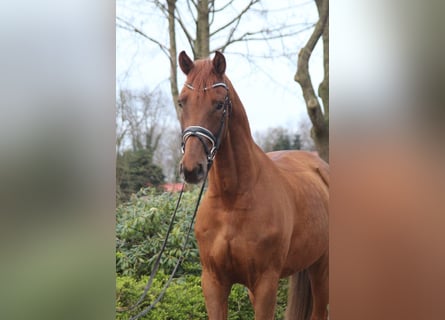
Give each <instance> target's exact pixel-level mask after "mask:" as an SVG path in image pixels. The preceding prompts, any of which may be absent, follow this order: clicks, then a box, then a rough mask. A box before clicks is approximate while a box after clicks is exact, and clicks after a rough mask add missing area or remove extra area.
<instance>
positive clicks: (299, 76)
mask: <svg viewBox="0 0 445 320" xmlns="http://www.w3.org/2000/svg"><path fill="white" fill-rule="evenodd" d="M319 12H320V20H319V21H318V22H317V24H316V25H315V28H314V31H313V32H312V34H311V36H310V38H309V40H308V42H307V43H306V45H305V46H304V47H303V48H302V49H301V50H300V53H299V54H298V63H297V72H296V74H295V78H294V79H295V81H296V82H298V83H299V84H300V86H301V89H302V91H303V97H304V100H305V102H306V107H307V112H308V115H309V118H310V119H311V122H312V124H313V128H314V131H315V134H317V133H320V132H321V131H323V130H324V129H325V119H324V116H323V112H322V110H321V106H320V102H319V100H318V98H317V96H316V94H315V90H314V87H313V85H312V80H311V77H310V74H309V59H310V57H311V54H312V51H313V50H314V47H315V45H316V44H317V41H318V40H319V39H320V37H321V35H322V33H323V30H324V28H325V25H326V21H327V18H328V15H329V1H327V0H324V1H323V3H322V5H321V7H320V10H319Z"/></svg>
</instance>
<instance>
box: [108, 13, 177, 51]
mask: <svg viewBox="0 0 445 320" xmlns="http://www.w3.org/2000/svg"><path fill="white" fill-rule="evenodd" d="M116 20H117V21H118V22H116V26H117V27H118V28H121V29H124V30H127V31H130V32H135V33H137V34H139V35H140V36H142V37H144V38H145V39H147V40H149V41H151V42H153V43H154V44H156V45H158V46H159V48H160V49H161V51H162V52H163V53H165V55H166V56H167V57H168V58H170V56H169V53H168V48H167V47H166V46H165V45H163V44H162V43H161V42H160V41H158V40H156V39H154V38H152V37H150V36H148V35H147V34H146V33H144V32H143V31H142V30H140V29H139V28H137V27H135V26H134V25H132V24H131V23H129V22H128V21H125V20H124V19H122V18H120V17H116Z"/></svg>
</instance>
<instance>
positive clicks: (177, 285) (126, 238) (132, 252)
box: [116, 188, 287, 320]
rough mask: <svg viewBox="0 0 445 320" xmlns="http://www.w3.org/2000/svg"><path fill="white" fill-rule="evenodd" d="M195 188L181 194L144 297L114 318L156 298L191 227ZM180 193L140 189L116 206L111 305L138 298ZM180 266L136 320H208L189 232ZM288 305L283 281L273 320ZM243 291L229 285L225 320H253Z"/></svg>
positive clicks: (121, 305)
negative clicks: (162, 295) (112, 296)
mask: <svg viewBox="0 0 445 320" xmlns="http://www.w3.org/2000/svg"><path fill="white" fill-rule="evenodd" d="M198 193H199V190H198V189H197V188H196V189H192V190H190V191H187V192H184V195H183V199H182V201H181V206H180V208H179V210H178V213H177V216H176V220H175V224H174V227H173V230H172V232H171V235H170V238H169V240H168V243H167V248H166V251H165V252H164V254H163V256H162V259H161V266H160V270H159V272H158V274H157V275H156V278H155V280H154V282H153V285H152V287H151V289H150V291H149V293H148V294H147V297H146V298H145V299H144V301H143V302H142V303H141V305H140V306H139V307H138V309H136V310H134V311H133V312H131V314H130V313H128V312H118V313H117V315H116V319H119V320H126V319H129V318H130V317H131V315H135V314H136V312H138V311H139V312H140V311H141V310H143V309H144V308H145V307H147V306H148V305H149V304H150V303H151V302H152V301H154V300H155V299H156V297H157V296H158V294H159V292H160V291H161V290H162V287H163V285H164V283H165V282H166V281H167V279H168V276H169V275H170V273H171V272H172V270H173V268H174V265H175V264H176V262H177V259H178V258H179V257H180V256H181V254H182V252H181V247H182V246H183V241H184V240H185V237H186V232H187V230H188V228H189V225H190V223H191V218H192V214H193V210H194V208H195V203H196V200H197V197H198ZM178 196H179V194H169V193H157V192H156V191H155V189H142V190H141V191H140V192H139V193H138V194H136V195H134V196H133V197H131V199H130V200H129V201H128V202H126V203H123V204H121V205H119V206H118V208H117V212H116V272H117V280H116V307H117V309H119V308H125V307H128V306H132V305H133V304H134V303H135V302H136V301H137V300H138V299H139V297H140V296H141V294H142V292H143V291H144V287H145V285H146V284H147V280H148V277H149V275H150V272H151V270H152V268H153V264H154V261H155V260H156V257H157V255H158V253H159V251H160V249H161V246H162V242H163V241H164V237H165V235H166V232H167V228H168V224H169V222H170V219H171V215H172V213H173V210H174V208H175V206H176V201H177V199H178ZM184 256H185V258H184V262H183V263H182V265H181V267H180V268H179V269H178V272H177V273H176V275H175V278H174V280H173V282H172V283H171V285H170V286H169V288H168V289H167V291H166V293H165V296H164V297H163V299H162V300H161V301H160V302H159V303H158V304H157V305H156V307H155V308H154V309H153V310H151V311H150V312H149V313H148V314H147V315H146V316H145V317H142V318H141V319H153V320H166V319H171V320H176V319H178V320H179V319H181V320H182V319H197V320H199V319H207V313H206V310H205V304H204V298H203V295H202V291H201V280H200V273H201V266H200V263H199V256H198V248H197V244H196V240H195V237H194V234H193V231H192V235H191V237H190V239H189V244H188V245H187V247H186V250H185V252H184ZM286 302H287V281H286V280H282V282H281V283H280V290H279V293H278V304H277V310H276V314H275V319H283V318H284V310H285V306H286ZM253 318H254V313H253V309H252V306H251V304H250V301H249V298H248V294H247V289H246V288H245V287H243V286H241V285H234V286H233V287H232V291H231V294H230V298H229V319H230V320H241V319H243V320H244V319H253Z"/></svg>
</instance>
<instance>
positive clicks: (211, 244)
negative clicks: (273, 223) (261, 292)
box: [195, 212, 278, 283]
mask: <svg viewBox="0 0 445 320" xmlns="http://www.w3.org/2000/svg"><path fill="white" fill-rule="evenodd" d="M230 214H232V216H230ZM244 214H245V215H246V216H245V217H240V214H239V213H238V215H237V216H234V215H233V213H232V212H225V213H220V216H219V217H218V215H217V214H214V215H213V219H205V218H203V219H198V220H197V223H196V226H195V233H196V238H197V240H198V245H199V251H200V259H201V263H202V265H203V268H205V269H206V270H209V271H211V272H213V273H215V274H224V275H225V276H227V277H230V278H231V279H232V280H233V281H235V282H241V283H249V282H251V281H253V280H252V279H254V278H255V277H256V274H257V273H258V272H259V271H260V270H261V269H263V267H267V266H261V263H260V262H259V261H271V260H272V261H275V260H276V256H274V255H275V254H276V253H277V252H276V249H277V248H276V246H275V245H274V243H276V237H277V234H278V233H277V232H273V230H274V228H268V229H266V230H267V231H264V228H263V227H262V228H261V229H263V231H262V232H261V231H260V230H256V229H255V228H252V221H251V219H249V217H248V213H244ZM206 217H207V215H206ZM271 248H272V249H271ZM267 255H273V256H271V257H267Z"/></svg>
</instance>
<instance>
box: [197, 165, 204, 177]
mask: <svg viewBox="0 0 445 320" xmlns="http://www.w3.org/2000/svg"><path fill="white" fill-rule="evenodd" d="M197 169H198V170H197V173H198V176H201V175H204V167H203V166H202V164H198V168H197Z"/></svg>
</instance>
